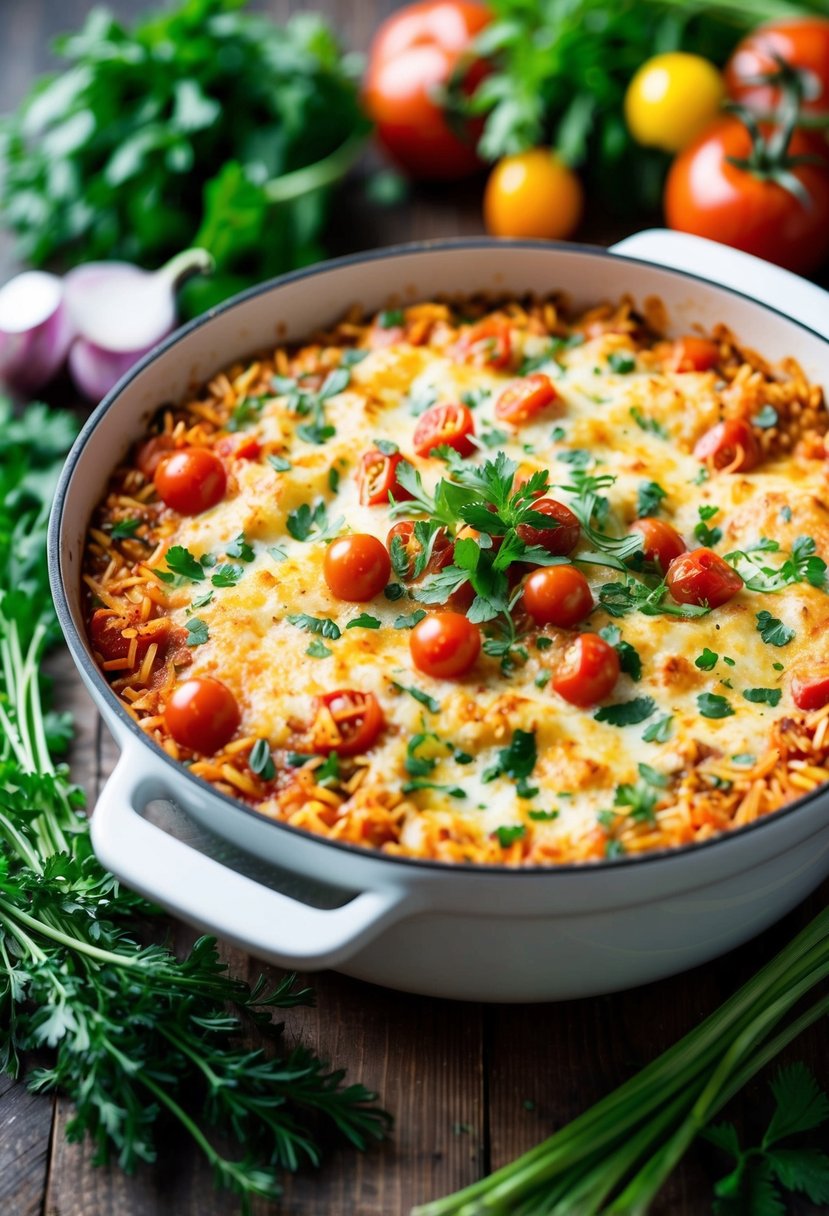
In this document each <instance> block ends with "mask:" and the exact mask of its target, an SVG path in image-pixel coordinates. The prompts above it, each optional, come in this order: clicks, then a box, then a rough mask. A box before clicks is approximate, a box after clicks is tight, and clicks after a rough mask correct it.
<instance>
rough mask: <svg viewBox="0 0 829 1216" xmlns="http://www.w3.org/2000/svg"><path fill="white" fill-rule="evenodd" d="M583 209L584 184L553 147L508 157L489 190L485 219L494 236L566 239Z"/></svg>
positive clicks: (497, 169)
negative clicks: (551, 149)
mask: <svg viewBox="0 0 829 1216" xmlns="http://www.w3.org/2000/svg"><path fill="white" fill-rule="evenodd" d="M583 211H584V192H583V190H582V186H581V182H580V181H579V179H578V178H577V177H576V175H575V173H574V172H573V171H572V169H568V167H567V166H566V165H565V164H564V162H563V161H562V160H560V159H559V158H558V157H557V156H556V154H555V153H554V152H551V151H550V149H549V148H531V149H530V151H529V152H520V153H518V154H517V155H516V156H505V157H504V158H503V160H500V161H499V162H498V164H497V165H496V166H495V168H494V169H493V170H492V172H491V173H490V175H489V180H488V181H487V184H486V190H485V191H484V222H485V223H486V227H487V231H488V232H489V233H490V234H491V235H492V236H518V237H542V238H544V239H546V240H553V241H555V240H565V239H566V238H567V237H569V236H572V235H573V233H574V232H575V230H576V228H577V227H578V225H579V220H580V219H581V216H582V212H583Z"/></svg>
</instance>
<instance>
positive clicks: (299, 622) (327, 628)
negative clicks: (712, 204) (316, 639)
mask: <svg viewBox="0 0 829 1216" xmlns="http://www.w3.org/2000/svg"><path fill="white" fill-rule="evenodd" d="M285 619H286V620H287V621H289V622H290V623H291V624H292V625H296V627H297V629H304V630H305V632H306V633H318V634H320V635H321V636H322V637H324V638H330V639H331V641H332V642H336V640H337V638H339V637H341V636H342V635H341V634H340V627H339V625H338V624H337V623H336V622H335V621H332V620H331V618H330V616H322V617H320V616H309V615H308V613H307V612H294V613H291V614H290V616H288V617H286V618H285Z"/></svg>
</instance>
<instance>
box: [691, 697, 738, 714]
mask: <svg viewBox="0 0 829 1216" xmlns="http://www.w3.org/2000/svg"><path fill="white" fill-rule="evenodd" d="M697 707H698V709H699V712H700V713H701V714H702V716H703V718H730V717H731V715H732V714H733V713H734V710H733V709H732V707H731V706H730V705H729V703H728V701H727V700H726V699H725V697H721V696H720V694H719V693H716V692H701V693H700V694H699V696H698V697H697Z"/></svg>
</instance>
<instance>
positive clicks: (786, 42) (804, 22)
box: [725, 17, 829, 115]
mask: <svg viewBox="0 0 829 1216" xmlns="http://www.w3.org/2000/svg"><path fill="white" fill-rule="evenodd" d="M778 59H782V60H783V62H784V63H787V64H789V65H790V66H791V67H794V68H798V69H800V71H801V72H803V73H804V76H805V77H806V79H805V82H804V83H805V85H806V99H805V101H804V103H803V113H804V114H815V115H818V114H820V115H822V114H829V21H827V20H826V19H824V18H821V17H802V18H794V19H793V20H791V21H778V22H774V23H773V24H770V25H761V26H760V27H759V29H756V30H754V31H753V32H752V33H751V34H748V35H747V37H745V38H744V39H743V40H742V42H740V43H738V44H737V48H736V50H735V51H734V54H733V55H732V56H731V58H730V59H729V61H728V63H727V64H726V68H725V84H726V88H727V90H728V95H729V97H731V98H732V100H733V101H738V102H740V104H741V105H744V106H748V107H749V109H751V110H754V111H755V112H756V113H758V114H765V115H769V114H773V113H774V112H775V111H776V110H777V108H778V106H779V104H780V89H779V87H778V86H776V85H773V84H768V83H764V82H763V81H762V80H761V79H760V78H761V77H763V76H768V75H770V74H774V73H776V72H777V71H778V70H779V64H778V62H777V60H778Z"/></svg>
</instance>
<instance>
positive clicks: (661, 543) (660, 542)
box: [630, 519, 686, 574]
mask: <svg viewBox="0 0 829 1216" xmlns="http://www.w3.org/2000/svg"><path fill="white" fill-rule="evenodd" d="M630 530H631V532H638V533H640V535H641V537H642V540H643V541H644V546H643V552H644V554H645V557H646V559H647V560H648V561H649V562H653V564H654V565H655V566H656V568H657V569H658V570H659V573H660V574H664V573H665V571H666V570H667V569H668V567H669V566H670V564H671V562H672V561H673V560H674V558H675V557H679V555H680V553H684V552H685V548H686V545H685V541H684V540H683V539H682V537H681V536H680V535H679V533H678V532H677V530H676V528H672V527H671V525H670V524H666V523H665V521H664V520H663V519H637V520H636V522H635V523H633V524H631V525H630Z"/></svg>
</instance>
